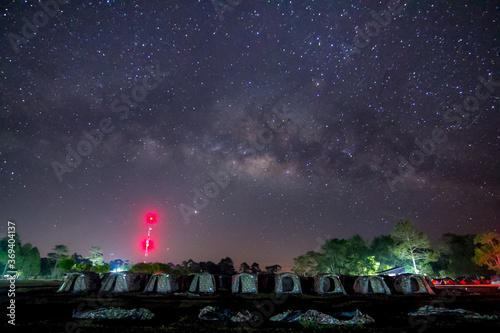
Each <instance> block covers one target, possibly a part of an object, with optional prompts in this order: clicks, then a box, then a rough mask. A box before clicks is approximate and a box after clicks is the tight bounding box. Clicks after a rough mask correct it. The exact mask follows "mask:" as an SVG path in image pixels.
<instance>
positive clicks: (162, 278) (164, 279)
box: [144, 273, 177, 294]
mask: <svg viewBox="0 0 500 333" xmlns="http://www.w3.org/2000/svg"><path fill="white" fill-rule="evenodd" d="M176 290H177V283H176V281H175V280H174V279H173V277H172V276H170V275H168V274H166V273H155V274H153V275H152V276H151V279H149V282H148V284H147V285H146V288H145V289H144V293H156V294H166V293H170V292H172V291H176Z"/></svg>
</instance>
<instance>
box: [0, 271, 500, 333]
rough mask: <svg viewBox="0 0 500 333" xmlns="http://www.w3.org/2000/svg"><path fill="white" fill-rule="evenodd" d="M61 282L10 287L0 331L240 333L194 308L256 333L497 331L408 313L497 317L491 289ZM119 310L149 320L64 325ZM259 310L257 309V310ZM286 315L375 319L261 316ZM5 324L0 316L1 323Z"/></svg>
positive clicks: (499, 324) (0, 303) (4, 286)
mask: <svg viewBox="0 0 500 333" xmlns="http://www.w3.org/2000/svg"><path fill="white" fill-rule="evenodd" d="M61 284H62V282H61V281H52V280H50V281H49V280H32V281H22V280H20V281H17V282H16V291H15V294H16V295H15V305H16V309H15V311H16V312H15V316H16V318H15V324H16V325H15V326H12V325H9V324H7V323H5V321H2V323H1V326H0V331H2V332H11V331H12V332H101V331H106V332H228V331H234V332H237V331H245V330H246V329H239V328H241V327H239V325H240V324H238V323H230V322H229V323H226V322H220V321H203V320H200V319H198V314H199V312H200V309H202V308H203V307H205V306H207V305H212V306H218V307H221V308H230V309H234V310H241V309H247V310H250V311H256V312H257V313H260V314H261V317H262V319H263V322H261V323H257V324H255V327H252V328H253V329H254V331H256V332H326V331H334V332H350V331H356V332H380V331H383V332H398V333H399V332H404V331H406V332H447V331H450V332H451V331H457V330H459V331H465V330H470V331H476V332H477V331H483V330H488V331H494V332H499V331H500V321H491V320H490V321H488V320H471V319H464V318H463V317H461V316H446V317H417V318H414V319H413V320H412V319H411V318H410V317H409V316H408V312H411V311H415V310H417V308H419V307H421V306H423V305H434V306H438V307H446V308H450V309H455V308H462V309H466V310H471V311H476V312H479V313H481V314H487V315H493V314H496V315H500V290H498V289H497V288H472V289H471V288H463V287H462V288H455V289H440V290H439V292H438V294H437V295H436V296H430V295H426V296H404V295H391V296H361V295H348V296H331V297H320V296H315V295H303V296H300V297H298V296H289V297H285V298H276V297H275V296H274V295H271V294H259V295H258V296H251V297H237V296H233V295H231V294H230V293H228V292H219V293H217V294H216V295H210V296H201V297H196V298H188V297H181V296H172V295H169V296H151V295H143V294H141V293H129V294H121V295H113V296H100V295H97V294H96V293H91V294H88V295H74V294H57V293H56V290H57V289H58V287H59V286H60V285H61ZM8 289H9V287H8V281H6V280H2V281H0V308H1V309H3V310H2V312H3V314H2V317H3V318H6V314H7V311H8V309H6V307H7V306H8V305H9V303H8V302H9V299H10V298H9V297H8ZM109 306H114V307H121V308H125V309H132V308H141V307H142V308H146V309H149V310H150V311H152V312H153V313H154V315H155V317H154V319H152V320H147V321H139V320H134V321H132V320H118V321H113V320H106V321H95V320H94V321H93V320H81V319H74V318H72V314H73V312H74V310H75V309H77V308H79V309H80V310H92V309H97V308H101V307H109ZM259 309H260V310H259ZM287 309H293V310H297V309H298V310H303V311H306V310H309V309H315V310H318V311H321V312H324V313H326V314H334V313H337V312H343V311H354V310H356V309H358V310H360V311H361V312H362V313H364V314H368V315H370V316H371V317H372V318H374V319H375V323H373V324H369V325H366V326H357V327H353V326H349V327H346V326H343V327H324V326H320V325H312V326H308V327H304V326H303V325H301V324H300V323H274V322H271V321H269V317H271V316H274V315H276V314H278V313H281V312H283V311H285V310H287ZM8 319H9V318H8V317H7V320H8Z"/></svg>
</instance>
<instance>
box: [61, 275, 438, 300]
mask: <svg viewBox="0 0 500 333" xmlns="http://www.w3.org/2000/svg"><path fill="white" fill-rule="evenodd" d="M148 278H149V279H148ZM386 281H387V282H389V284H390V285H391V286H392V291H393V292H396V293H401V294H434V292H433V290H432V288H431V285H430V284H429V280H428V278H426V277H423V276H420V275H413V274H402V275H398V276H395V277H388V276H377V275H370V276H357V277H356V276H344V277H339V276H337V275H333V274H319V275H317V276H316V277H314V278H306V277H299V276H297V275H295V274H291V273H282V274H278V275H276V276H273V275H258V276H257V275H254V274H248V273H241V274H236V275H233V276H232V277H229V276H223V275H217V276H216V275H212V274H209V273H199V274H193V275H191V276H183V277H179V278H177V279H176V278H174V277H173V276H171V275H168V274H166V273H161V272H159V273H155V274H153V275H152V276H151V277H149V276H148V275H141V274H133V273H129V272H119V273H109V274H106V275H105V276H104V277H103V279H102V281H101V279H100V277H99V275H98V274H95V273H69V274H68V275H67V276H66V278H65V280H64V283H63V285H62V286H61V287H60V288H59V290H58V292H69V293H77V292H90V291H98V292H115V293H121V292H132V291H143V292H144V293H157V294H166V293H171V292H177V291H181V292H184V291H188V292H190V293H199V294H212V293H214V292H215V291H216V290H231V292H232V293H233V294H257V293H258V292H259V290H260V291H261V292H275V293H277V294H292V295H301V294H302V293H303V288H306V291H314V292H315V293H317V294H321V295H325V294H327V295H328V294H343V295H347V293H346V288H347V289H348V290H349V291H350V292H353V293H359V294H387V295H390V294H391V288H389V286H388V284H387V283H386Z"/></svg>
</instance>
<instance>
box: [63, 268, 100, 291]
mask: <svg viewBox="0 0 500 333" xmlns="http://www.w3.org/2000/svg"><path fill="white" fill-rule="evenodd" d="M99 288H101V279H100V278H99V274H97V273H93V272H85V273H83V272H82V273H68V275H66V277H65V278H64V282H63V284H62V286H61V288H59V290H58V291H57V292H58V293H61V292H65V293H79V292H87V291H98V290H99Z"/></svg>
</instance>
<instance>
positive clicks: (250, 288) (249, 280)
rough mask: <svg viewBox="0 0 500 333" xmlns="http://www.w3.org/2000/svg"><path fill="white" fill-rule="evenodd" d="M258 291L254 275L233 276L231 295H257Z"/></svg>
mask: <svg viewBox="0 0 500 333" xmlns="http://www.w3.org/2000/svg"><path fill="white" fill-rule="evenodd" d="M258 290H259V286H258V279H257V276H256V275H253V274H248V273H241V274H236V275H233V281H232V283H231V291H232V292H233V294H257V293H258Z"/></svg>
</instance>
